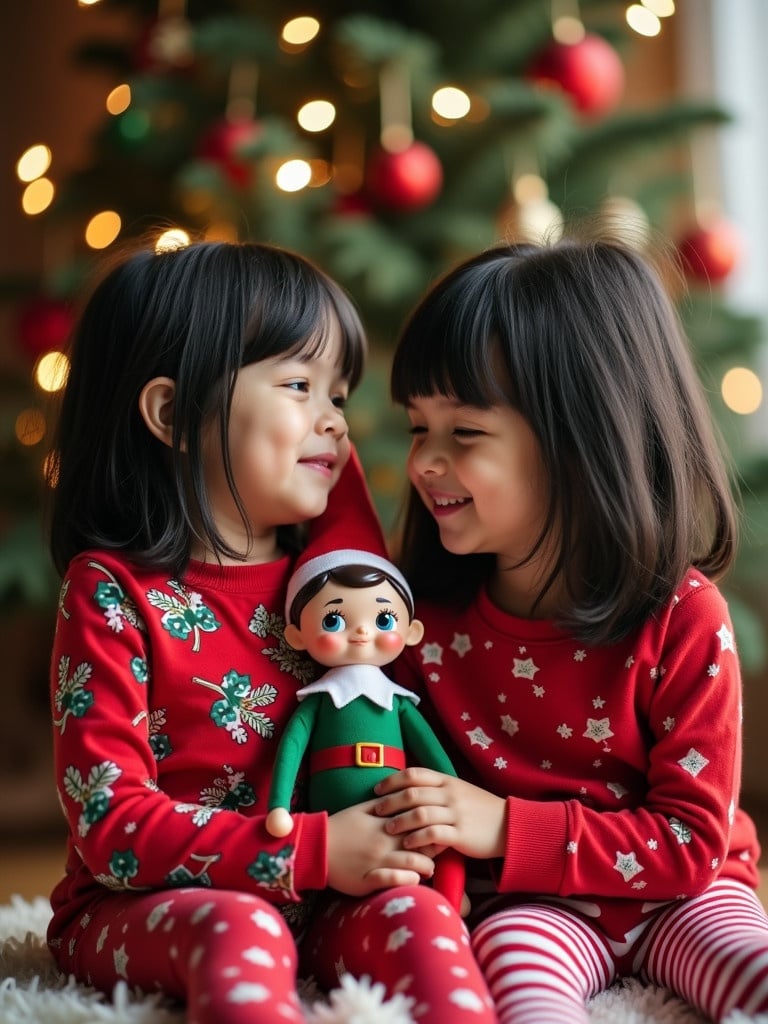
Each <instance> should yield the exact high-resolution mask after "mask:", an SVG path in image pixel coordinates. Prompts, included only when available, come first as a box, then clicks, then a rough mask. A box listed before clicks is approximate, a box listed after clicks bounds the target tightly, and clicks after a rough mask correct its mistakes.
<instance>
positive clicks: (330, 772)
mask: <svg viewBox="0 0 768 1024" xmlns="http://www.w3.org/2000/svg"><path fill="white" fill-rule="evenodd" d="M413 612H414V606H413V596H412V594H411V590H410V587H409V586H408V584H407V583H406V581H405V579H404V577H403V575H402V574H401V573H400V571H399V570H398V569H397V568H396V567H395V566H394V565H393V564H392V563H391V562H389V561H387V559H385V558H382V557H380V556H379V555H375V554H372V553H370V552H368V551H360V550H356V549H345V550H340V551H332V552H328V553H327V554H322V555H318V556H316V557H315V558H310V559H309V560H308V561H306V562H304V563H302V564H300V565H299V566H298V568H297V569H296V570H295V572H294V574H293V576H292V577H291V579H290V581H289V583H288V592H287V598H286V614H285V621H286V627H285V639H286V641H287V643H288V644H290V646H291V647H293V648H294V649H295V650H299V651H307V652H308V653H309V654H310V655H311V656H312V657H313V658H314V660H315V661H316V662H318V663H319V664H320V665H324V666H326V667H327V668H328V671H327V672H325V673H324V674H323V675H322V676H321V677H320V678H319V679H318V680H316V681H315V682H314V683H311V684H310V685H309V686H305V687H304V688H303V689H301V690H299V691H298V692H297V694H296V696H297V697H298V699H299V701H300V704H299V707H298V708H297V709H296V711H295V712H294V714H293V716H292V717H291V719H290V720H289V722H288V724H287V726H286V728H285V731H284V732H283V735H282V738H281V740H280V744H279V746H278V749H277V755H276V758H275V764H274V769H273V776H272V786H271V790H270V795H269V814H268V816H267V823H266V824H267V831H268V832H270V834H271V835H273V836H285V835H288V833H289V832H290V831H291V829H292V827H293V822H292V820H291V815H290V813H289V811H288V808H289V806H290V799H291V794H292V792H293V788H294V786H295V783H296V776H297V774H298V770H299V765H300V763H301V761H302V758H303V757H304V756H305V754H309V782H308V796H307V808H308V810H310V811H317V810H327V811H328V813H329V814H333V813H334V812H335V811H339V810H341V809H342V808H344V807H349V806H351V805H352V804H357V803H362V802H363V801H365V800H369V799H371V798H372V797H373V796H374V795H375V794H374V792H373V787H374V786H375V785H376V783H377V782H379V781H380V780H381V779H383V778H384V777H385V776H387V775H390V774H391V773H392V772H395V771H399V770H400V769H402V768H405V767H406V764H407V763H408V762H407V760H406V752H407V753H408V755H410V757H411V759H412V763H417V764H420V765H423V766H425V767H427V768H432V769H434V770H435V771H439V772H444V773H445V774H447V775H454V776H455V775H456V772H455V770H454V768H453V765H452V764H451V762H450V760H449V758H448V755H447V754H446V752H445V750H444V749H443V747H442V746H441V744H440V742H439V740H438V739H437V737H436V736H435V734H434V733H433V732H432V729H431V728H430V726H429V725H428V723H427V721H426V719H425V718H424V717H423V716H422V714H421V712H420V711H418V710H417V708H416V704H417V703H418V700H419V698H418V697H417V696H416V695H415V694H414V693H412V692H411V691H410V690H406V689H404V688H403V687H402V686H398V685H397V683H395V682H393V681H392V680H391V679H390V678H389V677H388V676H387V675H386V674H385V673H384V672H383V671H382V669H381V666H382V665H388V664H389V663H390V662H391V661H394V659H395V658H396V657H397V656H398V655H399V654H400V653H401V651H402V650H403V648H404V647H405V646H406V645H407V646H413V645H414V644H417V643H419V641H420V640H421V638H422V636H423V633H424V629H423V626H422V624H421V622H420V621H419V620H418V619H414V618H413ZM433 884H434V885H435V887H436V888H437V889H439V890H440V891H441V892H442V893H443V895H444V896H445V897H446V898H447V899H448V900H449V901H450V902H451V903H452V904H453V906H455V907H456V909H457V910H458V909H461V907H462V897H463V888H464V864H463V860H462V859H461V857H460V855H459V854H457V853H456V852H455V851H453V850H446V851H445V852H444V853H442V854H441V855H440V856H439V857H438V858H437V861H436V864H435V875H434V879H433Z"/></svg>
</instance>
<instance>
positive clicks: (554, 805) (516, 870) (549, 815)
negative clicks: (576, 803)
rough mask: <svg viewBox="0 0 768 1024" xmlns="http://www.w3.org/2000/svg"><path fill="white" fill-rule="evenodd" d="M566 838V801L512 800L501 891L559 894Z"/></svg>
mask: <svg viewBox="0 0 768 1024" xmlns="http://www.w3.org/2000/svg"><path fill="white" fill-rule="evenodd" d="M566 835H567V810H566V804H565V803H564V802H562V801H559V800H552V801H539V800H521V799H519V798H517V797H509V798H508V799H507V846H506V850H505V853H504V863H503V865H502V869H501V876H500V878H499V881H498V887H499V892H559V890H560V885H561V882H562V879H563V867H564V861H565V852H566V850H565V847H566Z"/></svg>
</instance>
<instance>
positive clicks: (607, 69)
mask: <svg viewBox="0 0 768 1024" xmlns="http://www.w3.org/2000/svg"><path fill="white" fill-rule="evenodd" d="M527 77H528V79H529V81H532V82H534V83H536V84H537V85H544V86H547V85H555V86H557V87H559V88H561V89H563V91H564V92H566V93H567V94H568V95H569V96H570V97H571V100H572V101H573V104H574V106H575V107H576V109H577V110H578V111H580V112H581V113H582V114H587V115H590V116H597V115H600V114H607V113H609V112H610V111H611V110H613V109H614V108H615V107H617V106H618V104H619V102H620V100H621V97H622V94H623V92H624V65H623V64H622V62H621V58H620V57H619V55H618V53H616V51H615V50H614V48H613V47H612V46H611V44H610V43H608V42H606V40H605V39H603V37H602V36H597V35H593V34H590V33H587V34H586V35H585V36H584V38H583V39H581V40H580V41H579V42H578V43H560V42H557V41H554V42H552V43H551V44H550V45H549V46H547V48H546V49H545V50H543V51H542V52H541V53H540V54H539V55H538V57H536V59H535V60H534V61H533V63H532V64H531V65H530V67H529V68H528V73H527Z"/></svg>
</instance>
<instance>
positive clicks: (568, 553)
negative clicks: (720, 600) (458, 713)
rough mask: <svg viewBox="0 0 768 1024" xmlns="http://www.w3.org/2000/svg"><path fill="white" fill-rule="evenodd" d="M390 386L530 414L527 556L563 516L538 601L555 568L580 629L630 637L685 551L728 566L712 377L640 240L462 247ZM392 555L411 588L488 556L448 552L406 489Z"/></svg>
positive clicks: (408, 395) (401, 394)
mask: <svg viewBox="0 0 768 1024" xmlns="http://www.w3.org/2000/svg"><path fill="white" fill-rule="evenodd" d="M499 360H501V365H502V366H503V368H504V371H505V372H503V373H502V374H499ZM391 384H392V395H393V398H394V400H395V401H396V402H398V403H400V404H402V405H406V406H407V405H408V403H409V401H410V400H411V399H412V398H413V397H416V396H430V395H435V394H439V395H445V396H448V397H455V398H457V399H458V400H459V401H461V402H463V403H466V404H468V405H474V406H477V407H480V408H488V407H490V406H493V405H499V404H507V405H510V406H512V407H513V408H514V409H516V410H518V411H519V412H520V413H521V414H522V415H523V416H524V417H525V419H526V420H527V422H528V423H529V424H530V426H531V428H532V429H533V431H534V433H535V434H536V437H537V438H538V441H539V443H540V446H541V453H542V458H543V461H544V466H545V470H546V472H547V474H548V478H549V504H548V513H547V517H546V521H545V525H544V527H543V530H542V535H541V537H540V538H539V539H538V542H537V544H536V545H535V547H534V551H532V552H531V556H532V555H533V554H534V553H535V551H536V550H538V549H539V548H540V547H541V544H542V543H543V542H544V540H545V539H550V538H557V537H558V533H557V532H556V531H557V525H558V524H560V525H561V531H560V533H559V540H558V541H557V553H556V558H555V561H554V566H553V568H552V572H551V575H550V576H549V577H548V579H547V580H546V581H545V582H544V584H543V586H542V590H541V592H540V594H539V595H538V598H539V599H541V597H542V596H543V595H544V594H545V593H546V591H547V590H548V589H549V588H550V587H551V586H552V584H553V583H554V581H555V578H561V579H562V580H563V581H564V582H565V586H566V592H567V594H568V604H569V607H566V608H563V609H562V614H561V616H560V617H559V621H560V622H561V625H562V626H563V627H564V628H566V629H568V630H569V631H570V632H572V633H573V634H574V635H575V636H577V637H579V638H580V639H581V640H582V641H583V642H585V643H593V644H596V643H610V642H614V641H616V640H618V639H620V638H621V637H624V636H626V635H627V634H628V633H629V632H630V631H631V630H633V629H634V628H636V627H637V626H639V625H640V624H641V623H642V622H643V621H645V620H646V619H647V618H648V617H649V616H651V615H652V614H653V613H654V612H655V611H657V610H658V609H659V608H660V606H661V605H663V604H664V603H665V602H666V601H667V600H669V599H670V597H671V596H672V594H673V592H674V590H675V588H676V587H677V585H678V584H679V583H680V581H681V580H682V578H683V577H684V574H685V572H686V570H687V569H688V568H689V566H690V565H694V566H696V567H698V568H699V569H700V570H701V571H702V572H703V573H705V574H706V575H707V576H709V577H710V578H712V579H715V580H716V579H718V578H720V577H721V576H722V575H723V574H724V573H725V572H726V570H727V569H728V568H729V566H730V565H731V562H732V560H733V558H734V555H735V546H736V536H737V514H736V509H735V505H734V499H733V494H732V490H731V482H730V479H729V474H728V470H727V467H726V464H725V461H724V457H723V454H722V453H721V450H720V447H719V443H718V439H717V437H716V434H715V429H714V425H713V423H712V419H711V416H710V412H709V408H708V405H707V401H706V397H705V393H704V389H703V387H702V385H701V382H700V380H699V377H698V375H697V372H696V370H695V368H694V365H693V361H692V359H691V356H690V352H689V347H688V342H687V339H686V338H685V337H684V334H683V331H682V328H681V325H680V323H679V320H678V317H677V313H676V310H675V308H674V305H673V303H672V301H671V299H670V297H669V295H668V293H667V291H666V290H665V287H664V285H663V284H662V281H661V279H660V277H659V276H658V275H657V273H656V272H655V270H654V269H653V268H652V267H651V265H650V264H649V262H647V261H646V260H645V259H644V258H643V257H642V256H640V255H639V254H638V253H637V252H635V251H634V250H632V249H630V248H627V247H625V246H623V245H622V244H619V243H617V242H613V241H609V240H591V241H590V240H588V241H577V240H563V241H561V242H558V243H552V244H547V245H531V244H515V245H503V246H499V247H495V248H492V249H490V250H487V251H485V252H483V253H481V254H479V255H477V256H475V257H473V258H471V259H469V260H467V261H465V262H464V263H462V264H461V265H460V266H458V267H456V268H455V269H453V270H452V271H451V272H449V273H448V274H447V275H445V276H444V277H443V278H442V279H441V280H439V281H438V282H437V283H436V285H435V286H434V287H433V288H432V289H431V290H430V291H429V292H428V293H427V295H426V296H425V297H424V299H423V300H422V301H421V302H420V304H419V305H418V306H417V307H416V309H415V310H414V311H413V313H412V314H411V316H410V317H409V319H408V320H407V322H406V324H405V326H404V329H403V331H402V334H401V337H400V340H399V344H398V346H397V349H396V352H395V355H394V361H393V366H392V380H391ZM399 557H400V561H401V565H402V569H403V572H404V573H405V575H406V577H407V578H408V580H409V582H410V584H411V586H412V588H413V591H414V594H415V595H416V597H417V598H418V597H428V598H431V599H436V600H438V601H445V600H446V595H450V594H453V595H455V597H456V599H457V601H459V602H461V603H464V602H466V603H468V602H469V601H471V600H472V598H473V596H474V595H475V593H476V591H477V589H478V587H479V586H480V584H481V583H482V582H483V580H485V579H486V578H487V577H488V575H489V573H490V572H491V570H492V568H493V566H494V564H495V560H494V557H493V555H485V554H481V555H466V556H460V555H454V554H451V553H450V552H448V551H446V550H445V549H444V548H443V547H442V545H441V543H440V538H439V532H438V529H437V526H436V524H435V520H434V518H433V517H432V516H431V515H430V514H429V512H428V511H427V510H426V508H425V507H424V505H423V503H422V502H421V500H420V499H419V497H418V495H417V494H416V492H415V490H414V489H413V488H412V487H411V488H410V492H409V495H408V499H407V506H406V510H405V516H404V522H403V530H402V541H401V550H400V553H399ZM529 557H530V556H529Z"/></svg>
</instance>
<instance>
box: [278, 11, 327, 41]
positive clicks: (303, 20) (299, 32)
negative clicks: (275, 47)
mask: <svg viewBox="0 0 768 1024" xmlns="http://www.w3.org/2000/svg"><path fill="white" fill-rule="evenodd" d="M319 31H320V22H319V21H318V20H317V18H313V17H311V16H309V15H303V16H301V17H299V18H291V20H290V21H287V22H286V23H285V25H283V31H282V32H281V34H280V40H281V43H284V44H285V45H286V46H287V47H289V48H295V47H301V46H306V45H307V43H311V42H312V40H313V39H314V38H315V36H316V35H317V33H318V32H319Z"/></svg>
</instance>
